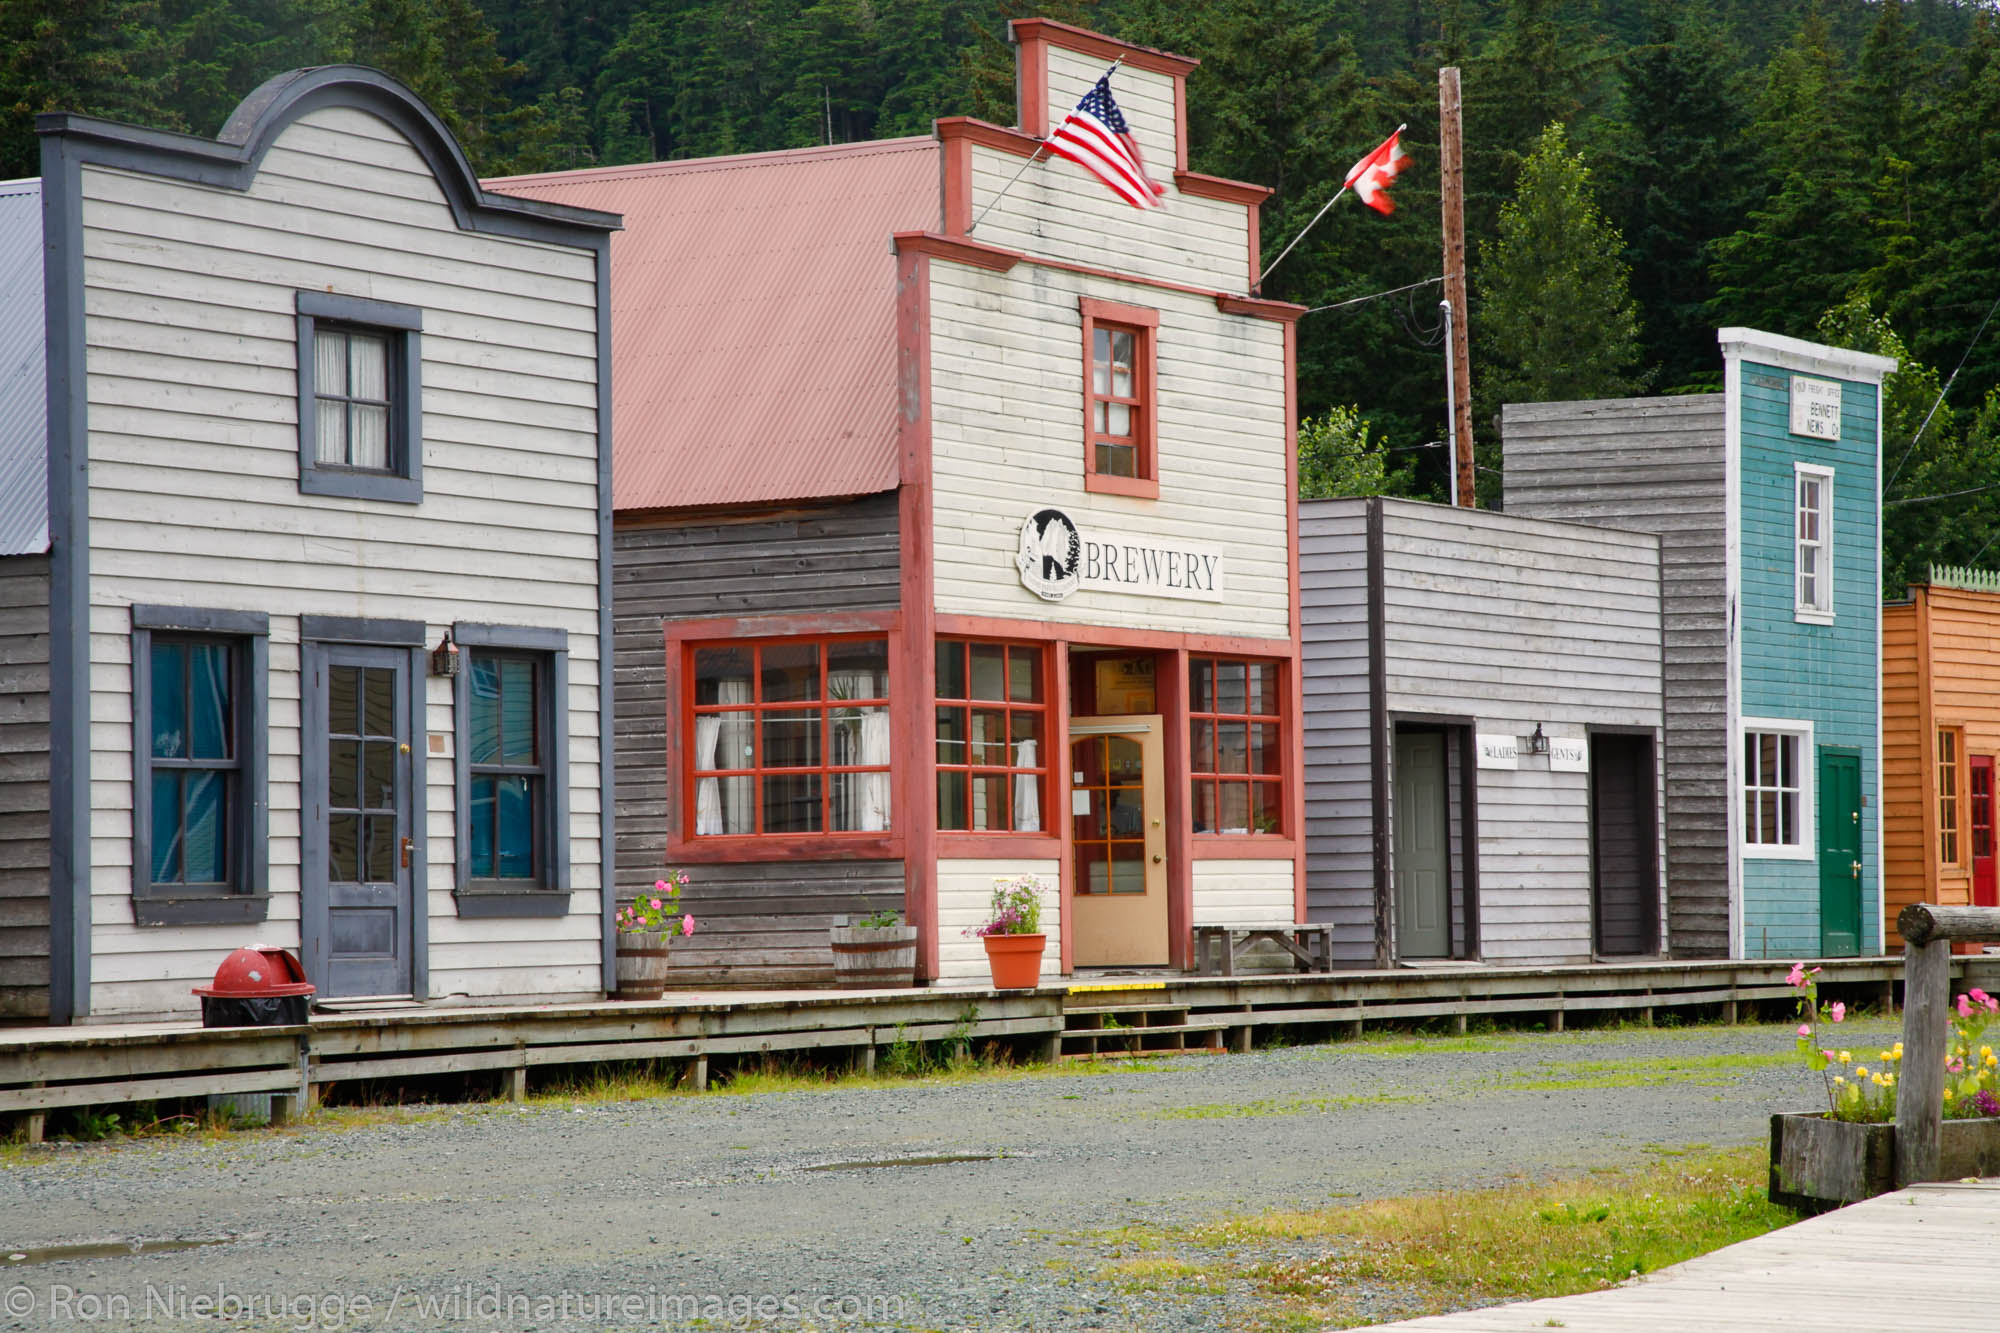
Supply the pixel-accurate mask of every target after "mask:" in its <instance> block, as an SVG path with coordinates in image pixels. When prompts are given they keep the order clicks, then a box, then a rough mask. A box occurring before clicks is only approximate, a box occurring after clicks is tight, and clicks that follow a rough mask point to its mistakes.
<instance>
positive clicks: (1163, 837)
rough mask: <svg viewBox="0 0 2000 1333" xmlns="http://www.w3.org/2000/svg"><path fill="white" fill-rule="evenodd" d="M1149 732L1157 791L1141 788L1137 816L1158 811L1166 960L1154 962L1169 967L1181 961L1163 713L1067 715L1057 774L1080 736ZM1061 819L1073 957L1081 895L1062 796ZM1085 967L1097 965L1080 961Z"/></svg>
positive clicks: (1066, 786)
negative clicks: (1157, 759)
mask: <svg viewBox="0 0 2000 1333" xmlns="http://www.w3.org/2000/svg"><path fill="white" fill-rule="evenodd" d="M1156 702H1157V700H1156ZM1149 734H1150V735H1151V736H1152V737H1153V739H1154V745H1155V747H1156V748H1157V749H1158V751H1159V754H1160V790H1159V791H1158V792H1157V793H1155V792H1151V791H1148V792H1145V793H1144V794H1143V796H1142V798H1141V801H1140V810H1141V814H1142V817H1143V816H1144V812H1145V811H1147V810H1149V809H1152V808H1155V807H1157V808H1158V810H1159V812H1160V820H1159V826H1160V839H1159V841H1160V856H1161V857H1162V858H1163V859H1162V862H1161V873H1160V916H1161V921H1160V929H1161V932H1162V933H1163V934H1164V935H1165V937H1166V942H1167V958H1166V961H1165V962H1164V963H1161V964H1157V966H1161V967H1169V968H1171V967H1177V966H1180V964H1179V963H1178V962H1176V960H1175V957H1174V910H1173V906H1174V854H1173V847H1172V845H1171V841H1170V840H1169V838H1168V836H1167V834H1168V831H1169V830H1170V829H1171V828H1172V826H1173V818H1172V816H1171V814H1170V813H1169V811H1168V808H1167V792H1168V789H1169V788H1170V787H1171V786H1172V785H1173V780H1172V778H1171V776H1170V774H1169V770H1168V765H1167V746H1166V741H1167V720H1166V717H1165V715H1164V714H1160V713H1132V714H1125V715H1118V714H1114V715H1112V716H1109V717H1072V718H1070V719H1069V721H1068V727H1067V729H1066V734H1065V735H1064V738H1063V767H1062V776H1064V777H1065V778H1067V777H1068V775H1069V774H1070V772H1071V770H1072V768H1073V767H1074V764H1075V760H1074V757H1073V756H1074V749H1073V747H1074V746H1075V745H1076V743H1077V742H1078V741H1080V740H1085V739H1088V738H1089V737H1092V736H1145V735H1149ZM1052 772H1053V770H1052ZM1062 790H1063V793H1064V796H1065V798H1067V796H1068V793H1069V792H1070V790H1071V786H1070V783H1069V782H1068V781H1065V782H1064V783H1063V786H1062ZM1062 818H1063V821H1064V823H1063V829H1064V835H1063V848H1064V852H1063V873H1062V880H1061V882H1062V883H1063V884H1065V885H1067V886H1068V888H1069V891H1068V893H1067V895H1066V896H1065V899H1064V906H1063V913H1064V915H1063V921H1062V926H1063V940H1064V943H1065V945H1066V946H1067V947H1066V949H1065V952H1066V953H1069V954H1070V955H1071V957H1072V958H1074V950H1075V944H1076V918H1075V915H1074V912H1073V910H1072V907H1071V904H1073V903H1074V902H1075V901H1076V900H1077V898H1079V897H1081V896H1084V895H1081V894H1079V893H1077V891H1076V882H1075V881H1076V849H1075V839H1074V837H1073V836H1071V831H1072V830H1073V829H1074V828H1075V824H1074V820H1075V815H1074V814H1073V813H1071V810H1070V807H1069V804H1068V801H1067V799H1065V801H1064V804H1063V807H1062ZM1148 841H1150V839H1149V840H1148ZM1084 966H1098V964H1085V965H1084ZM1107 966H1112V967H1119V966H1125V965H1124V964H1118V963H1113V964H1108V965H1107ZM1135 966H1156V965H1155V964H1135Z"/></svg>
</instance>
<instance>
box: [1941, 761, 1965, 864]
mask: <svg viewBox="0 0 2000 1333" xmlns="http://www.w3.org/2000/svg"><path fill="white" fill-rule="evenodd" d="M1962 737H1963V733H1962V732H1960V731H1959V729H1958V728H1957V727H1939V728H1938V729H1937V817H1938V822H1937V830H1938V863H1939V864H1940V865H1945V866H1959V865H1963V864H1965V862H1964V860H1963V859H1962V858H1961V857H1960V855H1959V847H1960V843H1959V828H1960V825H1961V822H1962V821H1961V820H1960V819H1959V800H1958V769H1959V750H1960V749H1961V748H1962Z"/></svg>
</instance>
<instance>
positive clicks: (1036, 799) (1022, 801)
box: [1014, 740, 1042, 833]
mask: <svg viewBox="0 0 2000 1333" xmlns="http://www.w3.org/2000/svg"><path fill="white" fill-rule="evenodd" d="M1014 766H1015V767H1016V768H1033V767H1034V766H1035V743H1034V742H1033V741H1031V740H1027V741H1020V742H1017V743H1016V744H1015V746H1014ZM1041 828H1042V780H1041V779H1040V778H1039V777H1037V776H1035V775H1034V774H1033V773H1016V774H1015V775H1014V831H1015V832H1016V833H1039V832H1041Z"/></svg>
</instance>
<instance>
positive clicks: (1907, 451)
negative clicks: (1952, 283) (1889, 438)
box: [1882, 296, 2000, 490]
mask: <svg viewBox="0 0 2000 1333" xmlns="http://www.w3.org/2000/svg"><path fill="white" fill-rule="evenodd" d="M1996 310H2000V296H1996V297H1995V298H1993V304H1992V305H1990V306H1988V307H1986V318H1985V319H1982V320H1980V321H1979V327H1978V328H1976V329H1974V330H1973V331H1972V341H1971V342H1969V343H1967V344H1966V345H1965V351H1963V352H1962V353H1960V354H1959V358H1958V364H1957V365H1955V366H1953V367H1952V368H1951V375H1950V377H1949V378H1948V379H1946V380H1945V382H1944V387H1943V388H1942V389H1939V390H1938V396H1937V401H1936V402H1934V403H1932V404H1931V410H1930V411H1928V412H1926V413H1924V422H1923V425H1921V426H1918V427H1917V433H1916V434H1915V435H1912V436H1911V437H1910V443H1909V445H1908V446H1907V447H1905V448H1904V450H1903V456H1902V457H1901V458H1899V459H1897V460H1896V467H1895V470H1894V471H1892V472H1891V473H1890V474H1889V479H1888V480H1887V481H1885V482H1883V483H1882V489H1884V490H1887V489H1888V488H1889V487H1890V486H1892V485H1894V484H1895V481H1896V478H1898V477H1900V476H1902V475H1903V464H1905V463H1907V462H1909V461H1910V455H1911V454H1913V453H1915V452H1916V451H1917V441H1918V440H1921V439H1923V438H1924V430H1925V429H1926V428H1927V427H1928V426H1929V425H1930V424H1931V418H1932V417H1934V416H1936V415H1937V410H1938V408H1940V407H1942V406H1944V396H1945V395H1946V394H1948V393H1950V392H1951V386H1952V383H1953V381H1955V380H1957V379H1958V372H1959V371H1961V370H1964V369H1965V361H1966V358H1967V357H1969V356H1971V355H1972V349H1973V348H1974V347H1976V346H1978V345H1979V335H1980V334H1982V333H1984V332H1986V326H1987V324H1988V323H1990V322H1991V321H1992V319H1993V312H1994V311H1996Z"/></svg>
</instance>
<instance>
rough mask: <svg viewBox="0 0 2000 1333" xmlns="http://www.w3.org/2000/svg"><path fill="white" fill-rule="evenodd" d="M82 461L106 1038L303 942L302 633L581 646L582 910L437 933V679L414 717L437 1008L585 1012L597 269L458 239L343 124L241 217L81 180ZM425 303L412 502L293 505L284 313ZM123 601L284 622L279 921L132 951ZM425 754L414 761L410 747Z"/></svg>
mask: <svg viewBox="0 0 2000 1333" xmlns="http://www.w3.org/2000/svg"><path fill="white" fill-rule="evenodd" d="M83 198H84V204H83V224H84V234H83V249H84V283H85V306H86V312H87V326H86V336H87V341H88V354H87V356H88V360H87V368H88V376H89V400H90V406H89V440H90V444H89V448H90V498H89V504H90V517H91V545H92V549H91V556H90V559H91V578H90V603H91V612H90V629H91V641H90V677H91V701H90V716H91V736H92V745H91V778H92V782H91V788H92V791H91V803H92V807H93V810H94V815H93V823H92V830H91V837H92V845H91V862H92V879H91V893H92V899H91V921H92V927H91V948H92V953H93V960H92V984H91V995H90V1010H91V1014H92V1016H93V1017H115V1016H120V1015H147V1016H166V1015H182V1014H191V1013H193V1012H194V1009H195V1000H194V997H193V996H191V995H190V994H189V993H188V987H189V986H190V985H192V984H194V983H195V982H197V981H203V980H206V979H207V978H208V977H209V975H210V974H211V973H212V972H213V971H214V969H215V966H216V964H217V963H218V962H220V961H221V959H222V957H223V955H224V954H225V953H226V952H227V951H228V950H229V949H231V948H233V947H236V946H237V945H241V944H244V943H247V942H249V941H250V940H251V939H256V940H259V941H264V942H270V943H275V944H281V945H288V946H292V947H297V945H298V943H299V938H298V917H299V907H298V887H299V868H298V862H299V846H300V835H301V827H300V813H299V812H300V775H299V754H300V740H299V721H300V691H299V675H298V672H299V646H298V640H299V632H298V624H299V622H298V616H299V615H300V614H328V615H346V616H375V617H391V618H402V619H412V620H422V621H424V622H426V623H427V625H428V626H429V632H428V641H430V642H432V643H435V642H436V641H437V639H438V637H439V636H440V635H441V633H442V631H443V628H444V627H445V626H446V625H448V624H449V623H450V622H452V621H453V620H459V619H464V620H479V621H491V622H498V623H505V624H521V625H541V626H548V627H552V628H560V629H564V630H567V631H568V633H569V650H570V667H569V675H570V697H569V700H568V707H569V734H570V753H569V762H570V863H571V868H572V870H571V873H572V883H573V885H574V888H575V892H574V893H573V895H572V897H571V899H570V915H569V916H567V917H566V918H564V919H561V920H556V921H546V920H544V921H460V920H459V919H458V917H457V915H456V913H455V911H454V908H453V900H452V896H451V889H452V887H453V876H454V864H455V849H454V846H453V808H454V807H453V800H454V792H453V787H452V764H451V751H450V742H449V737H450V734H451V731H452V716H451V694H450V690H449V682H448V681H444V680H432V681H431V682H430V694H429V708H428V717H427V719H426V722H427V725H428V728H429V730H430V732H431V733H432V734H433V735H438V734H442V735H444V736H445V737H446V738H447V743H446V749H445V752H444V753H443V754H432V755H430V756H429V761H428V782H429V789H428V793H427V797H426V799H427V802H428V808H429V820H428V838H429V843H428V847H429V864H428V867H427V878H428V885H429V896H430V902H429V909H430V923H429V929H430V955H429V956H430V990H431V994H432V996H434V997H446V996H454V995H465V996H470V997H489V996H507V995H536V994H544V995H545V994H566V993H579V992H583V993H588V992H594V991H597V990H598V989H599V988H600V985H601V976H600V971H599V967H600V964H599V949H600V945H599V938H600V929H599V920H600V917H599V895H598V890H599V887H600V884H599V880H600V874H599V859H600V858H599V822H598V821H599V780H598V756H599V735H598V688H597V682H598V653H599V647H598V643H597V599H598V569H597V536H596V534H597V527H596V506H597V414H596V401H597V360H596V356H597V344H596V301H597V291H596V284H595V269H594V263H593V259H592V257H591V256H590V255H589V254H587V253H584V252H580V251H577V250H573V249H567V248H563V247H557V246H550V245H543V244H538V243H534V242H528V241H520V240H512V239H506V238H500V237H492V236H485V235H479V234H474V233H469V232H461V231H459V230H458V228H457V226H456V225H455V224H454V223H453V221H452V217H451V213H450V211H449V209H448V208H447V206H446V204H445V199H444V195H443V193H442V191H441V190H440V189H439V188H438V186H437V184H436V182H435V180H434V179H433V178H432V176H431V173H430V170H429V168H428V166H426V164H425V163H424V161H423V159H422V158H421V157H420V156H419V155H418V154H417V152H416V151H415V150H414V149H413V148H412V147H411V146H410V145H409V144H408V143H407V142H406V141H405V140H404V139H403V138H402V137H401V135H400V134H398V133H397V132H396V131H395V130H393V129H392V128H390V127H389V126H388V125H387V124H385V123H384V122H382V121H380V120H377V119H375V118H374V117H372V116H369V115H367V114H364V113H362V112H359V111H355V110H351V109H330V110H322V111H317V112H313V113H311V114H309V115H307V116H305V117H303V118H301V119H300V120H299V121H298V122H296V123H295V124H293V125H292V126H291V127H290V128H288V129H287V130H286V131H285V132H284V133H283V134H282V135H281V136H280V137H279V139H278V141H277V143H276V144H275V145H274V146H273V147H272V149H271V150H270V152H269V154H268V156H267V157H266V158H265V159H264V162H263V167H262V170H261V172H260V173H259V175H258V177H257V180H256V182H255V184H254V185H253V186H252V187H251V189H250V190H249V191H248V192H245V193H239V192H236V191H232V190H223V189H209V188H204V187H201V186H196V185H190V184H184V183H180V182H171V181H163V180H160V179H157V178H154V177H149V176H140V175H135V174H131V173H127V172H121V171H113V170H107V169H101V168H95V167H93V168H87V169H86V170H85V172H84V176H83ZM302 289H304V290H320V291H333V292H338V293H340V294H343V295H349V296H360V297H369V298H373V299H377V300H384V301H393V302H399V303H402V304H407V305H414V306H418V307H421V308H422V309H423V311H424V328H423V342H422V346H423V355H424V365H423V397H422V404H423V410H424V492H425V498H424V501H423V503H422V504H421V505H419V506H406V505H394V504H384V503H374V502H368V501H359V500H342V499H335V498H329V497H323V496H303V495H301V494H300V493H299V490H298V485H297V480H296V479H297V474H298V436H297V422H296V417H297V398H296V392H297V390H296V382H295V379H294V374H295V367H296V360H295V357H296V355H297V348H296V346H295V343H296V334H295V328H294V324H293V310H294V304H293V303H294V293H295V292H296V291H298V290H302ZM134 602H153V603H162V604H167V605H179V606H202V607H220V608H227V609H237V610H249V611H264V612H268V613H270V614H271V652H270V660H271V676H270V681H269V690H270V724H271V736H270V804H271V810H270V843H271V847H270V863H271V890H272V902H271V910H270V919H269V920H268V921H267V922H265V923H264V924H263V925H261V926H256V927H243V926H198V927H146V928H144V929H141V928H139V927H137V926H135V925H134V924H133V920H132V911H131V900H130V893H131V884H132V864H131V861H132V857H131V817H130V811H131V799H132V793H131V777H132V743H133V738H132V701H131V697H130V688H131V640H130V629H131V620H130V612H129V611H128V609H127V608H128V607H129V606H130V604H132V603H134ZM422 739H423V738H422V737H418V738H416V743H417V744H422Z"/></svg>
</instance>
